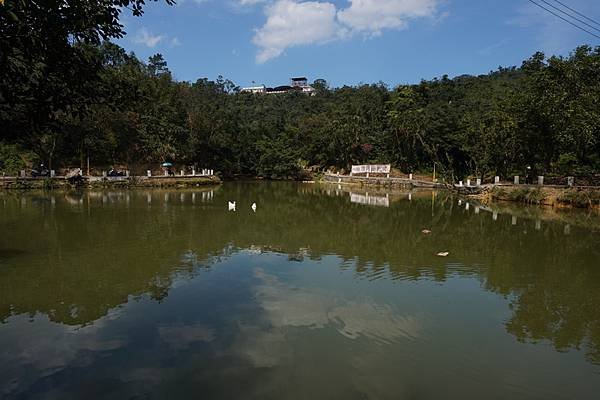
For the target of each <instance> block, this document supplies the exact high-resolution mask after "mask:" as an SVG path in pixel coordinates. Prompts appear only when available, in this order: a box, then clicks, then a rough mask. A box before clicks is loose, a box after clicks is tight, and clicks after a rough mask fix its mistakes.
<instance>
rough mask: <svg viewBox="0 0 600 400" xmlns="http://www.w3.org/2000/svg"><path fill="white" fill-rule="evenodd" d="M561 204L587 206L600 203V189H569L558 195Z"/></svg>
mask: <svg viewBox="0 0 600 400" xmlns="http://www.w3.org/2000/svg"><path fill="white" fill-rule="evenodd" d="M558 202H559V203H561V204H567V205H571V206H573V207H579V208H586V207H591V206H597V205H600V190H569V191H566V192H564V193H563V194H561V195H560V196H559V197H558Z"/></svg>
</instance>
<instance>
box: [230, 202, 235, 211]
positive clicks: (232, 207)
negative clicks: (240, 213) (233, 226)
mask: <svg viewBox="0 0 600 400" xmlns="http://www.w3.org/2000/svg"><path fill="white" fill-rule="evenodd" d="M229 211H235V201H233V202H231V201H230V202H229Z"/></svg>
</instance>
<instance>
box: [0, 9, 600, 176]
mask: <svg viewBox="0 0 600 400" xmlns="http://www.w3.org/2000/svg"><path fill="white" fill-rule="evenodd" d="M167 2H170V1H167ZM68 3H69V4H71V5H72V6H73V7H72V9H71V10H70V12H69V13H66V14H65V12H66V11H65V10H68V9H69V8H64V7H61V6H60V4H61V2H51V1H50V2H43V5H40V4H42V3H37V2H34V3H31V2H26V1H14V2H9V3H6V4H7V5H8V6H5V7H2V8H0V23H1V24H2V25H1V26H2V28H0V34H1V36H2V37H1V40H0V46H2V47H1V48H0V55H1V57H0V67H1V68H2V70H3V74H2V77H1V78H0V134H1V136H0V140H2V141H3V142H4V144H5V145H18V146H19V149H20V151H22V152H32V153H34V154H35V155H36V158H37V159H39V161H43V162H46V163H48V164H50V165H52V163H53V162H55V163H58V164H59V165H63V166H66V165H83V164H84V160H85V159H87V157H89V158H90V162H91V164H92V165H102V166H105V165H108V164H126V165H127V166H128V167H129V168H130V169H133V170H135V169H136V166H143V165H146V164H149V163H154V164H157V163H159V162H163V161H171V162H175V163H177V164H181V165H196V166H198V167H200V168H201V167H205V168H213V169H215V170H218V171H221V172H222V173H223V174H224V175H235V174H247V175H262V176H267V177H275V176H276V177H288V176H296V175H297V174H298V172H299V171H300V170H301V169H302V168H305V167H307V166H317V167H319V168H329V167H336V168H348V167H349V166H350V165H351V164H353V163H367V162H383V163H391V164H393V165H394V166H396V167H398V168H400V169H402V170H403V171H405V172H411V171H425V170H431V169H433V167H434V165H435V167H437V169H438V171H440V173H442V174H444V175H446V176H447V177H448V178H461V177H464V176H466V175H471V176H479V177H486V176H491V175H502V176H508V175H510V174H513V173H516V174H520V175H523V174H524V171H525V168H526V167H527V166H531V167H532V171H531V173H532V174H536V173H549V172H554V173H559V174H589V173H592V172H596V171H598V170H600V104H599V102H600V48H595V49H593V48H590V47H587V46H582V47H580V48H578V49H576V50H575V51H574V52H573V53H572V54H571V55H570V56H569V57H550V58H546V57H545V56H544V55H543V54H541V53H537V54H535V55H534V56H532V57H531V58H530V59H528V60H526V61H525V62H524V63H523V65H522V66H521V67H518V68H516V67H512V68H500V69H499V70H497V71H494V72H491V73H489V74H487V75H482V76H467V75H465V76H459V77H456V78H454V79H449V78H448V77H446V76H444V77H442V78H440V79H434V80H432V81H422V82H421V83H419V84H416V85H402V86H399V87H396V88H394V89H390V88H388V87H386V86H385V85H384V84H382V83H380V84H374V85H360V86H357V87H347V86H345V87H341V88H333V89H332V88H328V86H327V83H326V82H325V81H323V80H317V81H316V82H315V84H314V85H315V87H316V88H317V94H316V95H315V96H307V95H304V94H302V93H288V94H278V95H252V94H246V93H240V92H239V90H238V88H237V87H236V85H235V84H234V83H233V82H231V81H229V80H226V79H223V78H221V77H219V78H218V79H217V80H216V81H210V80H207V79H200V80H198V81H196V82H194V83H191V82H178V81H176V80H174V79H173V77H172V75H171V73H170V72H169V70H168V68H167V63H166V61H165V60H164V59H163V57H162V56H161V55H160V54H157V55H155V56H153V57H151V58H150V59H149V60H148V62H142V61H140V60H139V59H137V57H136V56H135V55H134V54H127V53H126V52H125V51H124V50H123V49H122V48H120V47H118V46H116V45H114V44H112V43H110V42H109V41H107V39H110V38H112V37H119V36H121V35H123V31H122V27H121V26H120V25H119V23H118V16H119V10H120V9H121V8H120V7H119V6H130V7H133V10H134V14H136V15H139V14H140V13H141V10H142V8H141V7H142V6H143V4H144V2H143V1H141V0H135V1H127V0H106V1H102V2H88V1H69V2H68ZM76 6H80V8H77V7H76ZM86 15H91V16H92V17H90V18H86V17H85V16H86ZM49 32H53V33H56V32H59V34H52V35H50V34H49ZM48 37H52V40H46V39H48ZM5 164H6V163H5ZM11 165H12V164H11ZM5 169H6V168H5Z"/></svg>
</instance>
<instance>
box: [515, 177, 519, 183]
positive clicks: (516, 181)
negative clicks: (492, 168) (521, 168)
mask: <svg viewBox="0 0 600 400" xmlns="http://www.w3.org/2000/svg"><path fill="white" fill-rule="evenodd" d="M518 184H519V175H515V185H518Z"/></svg>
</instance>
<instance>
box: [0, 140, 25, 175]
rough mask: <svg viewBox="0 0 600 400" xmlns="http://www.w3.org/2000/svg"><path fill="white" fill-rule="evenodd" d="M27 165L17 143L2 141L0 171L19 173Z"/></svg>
mask: <svg viewBox="0 0 600 400" xmlns="http://www.w3.org/2000/svg"><path fill="white" fill-rule="evenodd" d="M25 166H26V162H25V160H24V159H23V157H22V156H21V152H20V151H19V149H18V148H17V146H16V145H7V144H3V143H0V172H3V173H5V174H7V175H17V174H18V172H19V171H20V170H22V169H24V168H25Z"/></svg>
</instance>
